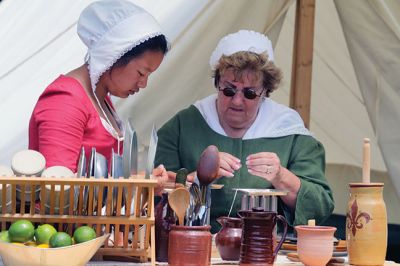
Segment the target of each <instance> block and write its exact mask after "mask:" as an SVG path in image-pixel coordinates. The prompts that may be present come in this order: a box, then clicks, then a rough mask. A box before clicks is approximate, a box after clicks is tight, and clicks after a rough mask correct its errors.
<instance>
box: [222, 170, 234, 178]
mask: <svg viewBox="0 0 400 266" xmlns="http://www.w3.org/2000/svg"><path fill="white" fill-rule="evenodd" d="M218 176H226V177H233V176H234V172H230V171H227V170H225V169H223V168H219V171H218Z"/></svg>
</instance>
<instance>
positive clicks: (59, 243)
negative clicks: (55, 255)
mask: <svg viewBox="0 0 400 266" xmlns="http://www.w3.org/2000/svg"><path fill="white" fill-rule="evenodd" d="M71 245H72V238H71V236H70V235H69V234H67V233H65V232H58V233H55V234H54V235H52V236H51V237H50V240H49V246H50V247H51V248H60V247H66V246H71Z"/></svg>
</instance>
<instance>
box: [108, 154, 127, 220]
mask: <svg viewBox="0 0 400 266" xmlns="http://www.w3.org/2000/svg"><path fill="white" fill-rule="evenodd" d="M121 176H124V168H123V157H122V156H121V155H119V154H118V153H115V152H114V149H112V150H111V177H112V178H114V179H118V178H120V177H121ZM112 194H113V198H112V212H113V213H114V212H116V206H117V197H118V187H116V186H115V187H114V188H113V192H112ZM110 196H111V195H110ZM123 198H124V196H123ZM123 204H124V203H123ZM123 204H122V205H121V207H122V206H123Z"/></svg>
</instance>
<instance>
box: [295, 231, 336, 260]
mask: <svg viewBox="0 0 400 266" xmlns="http://www.w3.org/2000/svg"><path fill="white" fill-rule="evenodd" d="M295 229H296V232H297V253H298V254H299V259H300V261H301V262H302V263H304V264H305V265H307V266H325V265H326V264H327V263H328V262H329V260H330V259H331V258H332V254H333V234H334V233H335V231H336V227H332V226H308V225H298V226H295Z"/></svg>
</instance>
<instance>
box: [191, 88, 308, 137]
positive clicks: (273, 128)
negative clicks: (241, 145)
mask: <svg viewBox="0 0 400 266" xmlns="http://www.w3.org/2000/svg"><path fill="white" fill-rule="evenodd" d="M216 100H217V94H212V95H210V96H208V97H206V98H204V99H202V100H199V101H197V102H195V103H194V106H195V107H196V108H197V109H198V110H199V112H200V113H201V115H202V116H203V118H204V120H205V121H206V122H207V124H208V125H209V126H210V127H211V129H212V130H214V131H215V132H217V133H219V134H221V135H224V136H227V134H226V133H225V131H224V129H223V128H222V126H221V124H220V123H219V119H218V113H217V107H216ZM295 134H298V135H306V136H311V133H310V131H309V130H308V129H307V128H305V126H304V122H303V120H302V119H301V117H300V115H299V114H298V113H297V112H296V111H295V110H293V109H291V108H289V107H287V106H285V105H282V104H279V103H277V102H275V101H273V100H271V99H269V98H265V100H264V101H263V102H262V103H261V105H260V109H259V112H258V114H257V118H256V120H255V121H254V123H253V124H252V125H251V127H250V128H249V129H248V130H247V132H246V133H245V135H244V136H243V138H242V139H256V138H277V137H284V136H289V135H295Z"/></svg>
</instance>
